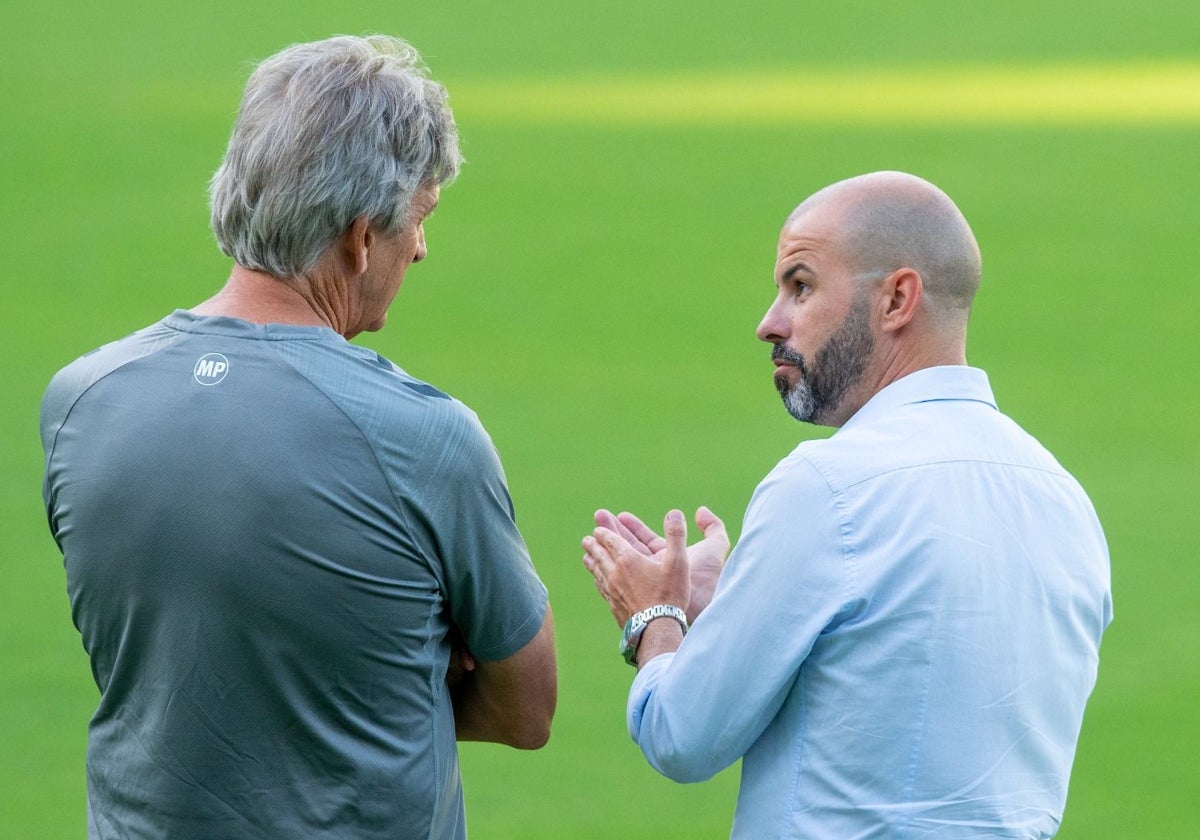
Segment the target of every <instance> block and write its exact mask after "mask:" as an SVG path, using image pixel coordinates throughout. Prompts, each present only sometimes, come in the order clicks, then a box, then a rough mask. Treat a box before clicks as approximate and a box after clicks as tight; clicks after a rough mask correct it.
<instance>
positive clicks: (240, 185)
mask: <svg viewBox="0 0 1200 840" xmlns="http://www.w3.org/2000/svg"><path fill="white" fill-rule="evenodd" d="M461 160H462V158H461V157H460V155H459V151H458V131H457V128H456V127H455V124H454V117H453V115H452V114H451V113H450V108H449V105H448V103H447V95H446V90H445V88H443V87H442V86H441V85H440V84H438V83H437V82H435V81H433V80H431V79H430V78H429V76H428V71H427V69H426V68H425V66H424V65H423V64H422V62H421V57H420V55H419V54H418V53H417V51H416V50H415V49H414V48H413V47H412V46H410V45H409V44H407V43H406V42H404V41H402V40H400V39H398V38H392V37H388V36H384V35H372V36H369V37H365V38H360V37H354V36H347V35H339V36H336V37H333V38H329V39H327V40H324V41H316V42H313V43H308V44H296V45H293V46H291V47H288V48H287V49H285V50H283V51H281V52H279V53H277V54H275V55H274V56H272V57H270V58H268V59H267V60H265V61H264V62H262V63H261V64H260V65H258V67H257V68H256V69H255V71H254V73H253V74H252V75H251V76H250V80H249V81H248V82H247V83H246V90H245V93H244V94H243V97H242V104H241V108H240V109H239V111H238V117H237V121H236V123H235V124H234V128H233V135H232V136H231V137H230V140H229V147H228V149H227V150H226V152H225V159H224V160H223V161H222V163H221V166H220V168H219V169H218V170H217V172H216V174H215V175H214V176H213V178H212V182H211V184H210V188H209V200H210V205H211V210H212V227H213V232H214V233H215V234H216V237H217V243H218V244H219V245H220V247H221V250H222V251H223V252H224V253H225V254H226V255H227V256H230V257H232V258H233V259H234V260H236V261H237V262H238V264H239V265H242V266H244V267H246V268H250V269H254V270H257V271H264V272H266V273H268V274H272V275H274V276H276V277H293V276H301V275H304V274H305V273H307V272H308V271H310V270H311V269H312V267H313V266H314V265H315V264H316V262H317V260H318V258H319V257H320V255H321V253H322V252H323V251H324V250H325V249H326V248H327V247H328V246H329V244H330V243H331V242H333V240H334V239H335V238H337V236H339V235H340V234H341V233H343V232H344V231H345V230H346V229H347V228H348V227H349V226H350V223H351V222H353V221H354V219H356V218H358V217H359V216H366V217H367V218H368V219H369V220H371V222H372V223H374V224H376V225H377V226H379V227H380V228H382V229H384V230H388V231H395V230H398V229H400V228H401V227H403V226H404V224H405V223H406V221H407V217H408V214H409V211H410V209H411V205H412V199H413V196H414V194H415V193H416V192H417V191H418V189H419V188H420V187H422V186H424V185H432V184H443V183H446V182H448V181H450V180H451V179H453V178H454V176H455V175H457V173H458V167H459V165H460V163H461Z"/></svg>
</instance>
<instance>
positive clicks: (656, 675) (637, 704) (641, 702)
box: [625, 653, 675, 746]
mask: <svg viewBox="0 0 1200 840" xmlns="http://www.w3.org/2000/svg"><path fill="white" fill-rule="evenodd" d="M674 659H675V654H674V653H663V654H660V655H658V656H656V657H654V658H653V659H651V660H650V661H649V662H647V663H646V664H645V665H643V666H642V667H641V668H639V669H638V674H637V676H636V677H634V680H633V685H632V686H630V688H629V703H628V705H627V706H626V707H625V723H626V725H627V726H628V727H629V737H631V738H633V740H634V742H635V743H637V744H638V745H639V746H641V733H642V720H643V715H644V713H645V711H646V706H647V705H648V704H649V703H650V696H651V695H652V694H653V693H654V689H655V688H657V687H658V681H659V679H660V678H661V676H662V673H663V672H664V671H666V670H667V667H668V666H669V665H670V664H671V661H672V660H674Z"/></svg>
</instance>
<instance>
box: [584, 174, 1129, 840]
mask: <svg viewBox="0 0 1200 840" xmlns="http://www.w3.org/2000/svg"><path fill="white" fill-rule="evenodd" d="M980 273H981V264H980V257H979V249H978V246H977V245H976V242H975V238H974V236H973V234H972V232H971V229H970V227H969V226H968V225H967V222H966V219H964V218H963V216H962V214H961V213H960V212H959V210H958V208H957V207H956V206H955V205H954V203H953V202H952V201H951V200H950V198H949V197H948V196H947V195H946V194H945V193H943V192H942V191H941V190H940V189H938V188H937V187H935V186H934V185H932V184H930V183H928V182H927V181H924V180H922V179H920V178H916V177H914V176H912V175H907V174H903V173H897V172H877V173H872V174H869V175H864V176H860V177H857V178H851V179H849V180H847V181H842V182H839V183H837V184H834V185H832V186H830V187H827V188H825V189H823V190H821V191H820V192H818V193H816V194H815V195H813V196H812V197H811V198H809V199H808V200H806V201H805V202H803V203H802V204H801V205H800V206H799V207H797V208H796V210H795V211H794V212H793V213H792V214H791V216H790V217H789V218H788V220H787V222H786V223H785V225H784V227H783V231H782V233H781V235H780V237H779V245H778V252H777V258H776V263H775V284H776V294H775V299H774V301H773V302H772V304H771V306H770V308H769V309H768V310H767V313H766V316H765V317H764V318H763V320H762V323H761V324H759V327H758V337H759V338H760V339H761V340H763V341H765V342H767V343H769V344H770V345H771V346H772V353H771V358H772V361H773V362H774V365H775V385H776V387H777V388H778V390H779V393H780V395H781V396H782V397H783V401H784V404H785V406H786V407H787V409H788V411H789V412H790V413H791V414H792V415H793V416H795V417H796V419H798V420H801V421H805V422H811V423H818V424H821V425H826V426H835V427H838V431H837V432H836V433H835V434H834V435H833V436H832V437H831V438H829V439H828V440H816V441H808V442H805V443H802V444H800V445H799V446H798V447H797V448H796V449H795V451H793V452H792V453H791V454H790V455H789V456H787V457H786V458H784V459H783V461H781V462H780V463H779V465H778V466H776V468H775V469H774V470H772V471H771V473H770V474H769V475H768V476H767V477H766V479H764V480H763V482H762V483H761V484H760V485H759V487H758V488H757V490H756V491H755V493H754V497H753V499H752V500H751V502H750V506H749V508H748V509H747V511H746V515H745V521H744V524H743V528H742V535H741V539H740V541H739V542H738V545H737V548H736V550H735V551H734V552H733V554H732V555H730V556H729V561H728V563H727V564H725V565H724V566H722V564H723V563H724V560H725V556H726V553H727V552H728V549H729V540H728V538H727V537H726V535H725V528H724V525H723V524H722V523H721V520H720V519H718V518H717V517H716V516H715V515H714V514H713V513H712V512H711V511H709V510H708V509H707V508H700V510H699V511H698V512H697V514H696V523H697V525H699V526H700V528H701V530H702V531H703V533H704V538H703V539H702V540H701V541H700V542H698V543H696V544H695V545H693V546H691V547H690V548H689V547H686V546H685V543H686V530H687V529H686V525H685V522H684V517H683V514H682V513H681V512H680V511H677V510H675V511H671V512H669V513H668V514H667V517H666V519H665V521H664V523H663V529H664V535H665V536H659V535H658V534H656V533H655V532H654V531H653V530H651V529H650V528H649V527H647V526H646V525H645V524H644V523H643V522H642V521H641V520H640V519H638V518H637V517H636V516H633V515H631V514H629V513H622V514H620V515H614V514H612V513H611V512H609V511H607V510H601V511H599V512H597V514H596V521H597V526H598V527H597V528H596V529H595V530H594V531H593V532H592V534H591V535H589V536H588V537H586V538H585V539H584V541H583V545H584V550H585V555H584V564H585V566H586V567H587V569H588V570H589V571H590V572H591V574H592V576H593V577H594V579H595V582H596V585H597V587H598V589H599V590H600V593H601V594H602V595H603V596H604V598H605V599H606V601H607V602H608V605H609V607H610V608H611V610H612V613H613V616H614V617H615V618H616V619H617V622H618V624H620V625H623V627H624V630H623V633H622V642H621V644H622V650H623V652H624V654H625V657H626V659H627V661H629V662H630V663H631V664H634V665H635V666H636V667H637V668H638V675H637V677H636V678H635V680H634V683H633V687H632V689H631V691H630V695H629V702H628V707H627V719H628V725H629V731H630V734H631V735H632V736H633V738H634V740H635V741H637V743H638V745H639V746H640V747H641V749H642V751H643V753H644V754H645V756H646V758H647V759H648V760H649V762H650V763H651V764H652V765H653V766H654V767H655V768H656V769H658V770H659V771H660V772H662V773H663V774H665V775H667V776H669V777H671V778H672V779H675V780H677V781H699V780H702V779H706V778H708V777H709V776H711V775H713V774H714V773H716V772H717V771H719V770H721V769H723V768H725V767H727V766H728V765H730V764H732V763H733V762H734V761H736V760H737V759H739V758H741V759H742V760H743V761H742V786H741V790H740V793H739V797H738V805H737V811H736V814H735V817H734V824H733V836H734V837H739V838H747V840H750V839H751V838H752V839H753V840H762V838H776V837H791V838H804V840H824V839H825V838H827V839H828V840H845V839H846V838H849V837H861V838H866V837H879V838H900V837H912V838H916V837H930V838H932V837H938V838H978V837H1005V838H1046V837H1050V836H1052V835H1053V834H1054V833H1055V832H1056V831H1057V828H1058V825H1059V821H1060V820H1061V818H1062V813H1063V808H1064V805H1065V801H1066V795H1067V782H1068V778H1069V775H1070V769H1071V763H1072V760H1073V757H1074V753H1075V745H1076V742H1077V739H1078V736H1079V730H1080V725H1081V722H1082V718H1083V711H1084V705H1085V703H1086V701H1087V698H1088V696H1089V694H1090V693H1091V690H1092V687H1093V685H1094V684H1095V680H1096V673H1097V662H1098V653H1099V646H1100V638H1101V634H1102V633H1103V631H1104V629H1105V627H1106V626H1107V625H1108V623H1109V621H1110V620H1111V617H1112V606H1111V597H1110V586H1109V564H1108V550H1107V547H1106V543H1105V539H1104V535H1103V533H1102V531H1101V528H1100V524H1099V522H1098V521H1097V518H1096V514H1095V512H1094V510H1093V508H1092V505H1091V503H1090V502H1089V501H1088V498H1087V496H1086V495H1085V494H1084V492H1083V490H1082V489H1081V488H1080V486H1079V484H1078V483H1077V482H1076V481H1075V480H1074V479H1073V478H1072V477H1071V476H1070V475H1069V474H1068V473H1067V472H1066V471H1065V470H1064V469H1063V468H1062V467H1061V466H1060V465H1059V464H1058V463H1057V462H1056V461H1055V459H1054V458H1053V457H1052V456H1051V455H1050V454H1049V453H1048V452H1047V451H1046V450H1045V449H1044V448H1043V447H1042V446H1041V445H1039V444H1038V443H1037V442H1036V441H1035V440H1034V439H1033V438H1031V437H1030V436H1029V435H1028V434H1026V433H1025V432H1024V431H1022V430H1021V429H1020V428H1019V427H1018V426H1017V425H1016V424H1015V423H1014V422H1013V421H1012V420H1010V419H1008V418H1007V417H1005V416H1004V415H1003V414H1001V413H1000V412H999V410H997V408H996V403H995V399H994V398H993V396H992V393H991V389H990V387H989V385H988V381H987V377H986V375H985V374H984V372H983V371H981V370H978V369H974V368H970V367H967V363H966V331H967V317H968V314H969V312H970V307H971V301H972V298H973V297H974V294H975V291H976V289H977V287H978V284H979V278H980ZM685 633H686V636H685Z"/></svg>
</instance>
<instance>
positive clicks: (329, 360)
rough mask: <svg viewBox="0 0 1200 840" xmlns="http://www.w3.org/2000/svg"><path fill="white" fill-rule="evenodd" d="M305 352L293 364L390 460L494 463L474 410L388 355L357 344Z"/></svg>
mask: <svg viewBox="0 0 1200 840" xmlns="http://www.w3.org/2000/svg"><path fill="white" fill-rule="evenodd" d="M300 349H301V350H307V352H304V353H303V354H302V355H297V354H296V352H295V351H294V350H292V349H291V348H288V349H287V350H286V351H284V352H288V354H289V359H288V361H289V363H290V364H291V365H292V366H293V367H294V368H296V370H297V371H298V372H299V373H300V374H301V375H302V376H304V377H306V378H307V379H308V380H309V382H310V383H311V384H312V385H313V386H314V387H315V388H317V389H318V390H319V391H321V392H322V394H323V395H324V396H325V398H327V399H328V400H330V401H331V402H332V403H334V404H335V405H336V406H337V407H338V409H339V410H340V411H341V412H342V413H343V414H344V415H345V416H346V417H347V418H349V419H350V420H351V421H352V422H353V423H354V424H355V425H356V426H357V427H358V428H359V430H360V432H361V433H362V434H363V435H364V437H366V438H367V440H368V441H369V442H370V444H371V445H372V446H373V447H375V448H376V449H377V451H378V452H379V453H380V454H381V455H384V456H385V457H386V459H387V460H389V461H394V460H397V459H399V460H400V461H401V462H403V463H404V464H410V465H413V464H415V465H419V466H421V467H428V468H433V467H436V466H437V464H439V463H440V464H441V467H442V468H453V467H454V466H455V464H457V463H458V462H460V461H466V462H469V463H478V461H479V460H480V459H487V458H491V457H493V454H494V447H493V445H492V441H491V438H490V437H489V436H488V433H487V431H486V430H485V429H484V427H483V424H482V423H481V422H480V420H479V417H478V416H477V415H476V413H475V412H474V411H473V410H471V409H470V408H469V407H467V406H466V405H465V404H464V403H463V402H461V401H460V400H458V399H455V398H454V397H453V396H451V395H450V394H448V393H446V392H445V391H443V390H442V389H441V388H438V387H437V386H435V385H432V384H430V383H428V382H426V381H424V380H422V379H418V378H417V377H415V376H412V375H411V374H409V373H408V372H407V371H405V370H404V369H403V368H401V367H400V366H398V365H396V364H395V363H394V362H392V361H391V360H389V359H388V358H386V357H385V356H383V355H381V354H379V353H377V352H375V351H374V350H370V349H368V348H365V347H359V346H357V345H353V344H342V345H337V344H332V345H320V346H317V347H312V348H300ZM435 462H436V463H435Z"/></svg>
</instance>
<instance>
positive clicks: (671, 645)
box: [637, 617, 683, 671]
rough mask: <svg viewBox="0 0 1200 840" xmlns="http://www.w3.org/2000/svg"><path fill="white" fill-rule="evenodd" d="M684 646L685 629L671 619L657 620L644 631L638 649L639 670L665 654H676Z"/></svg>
mask: <svg viewBox="0 0 1200 840" xmlns="http://www.w3.org/2000/svg"><path fill="white" fill-rule="evenodd" d="M681 644H683V628H682V627H680V626H679V622H678V621H675V620H674V619H672V618H670V617H664V618H656V619H654V620H653V621H651V622H650V623H649V624H647V625H646V629H645V630H644V631H642V638H641V641H640V642H639V643H638V648H637V665H638V670H639V671H640V670H641V669H642V666H644V665H645V664H646V663H647V662H649V661H650V660H651V659H653V658H654V657H656V656H661V655H662V654H664V653H674V652H675V651H677V650H679V646H680V645H681Z"/></svg>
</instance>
